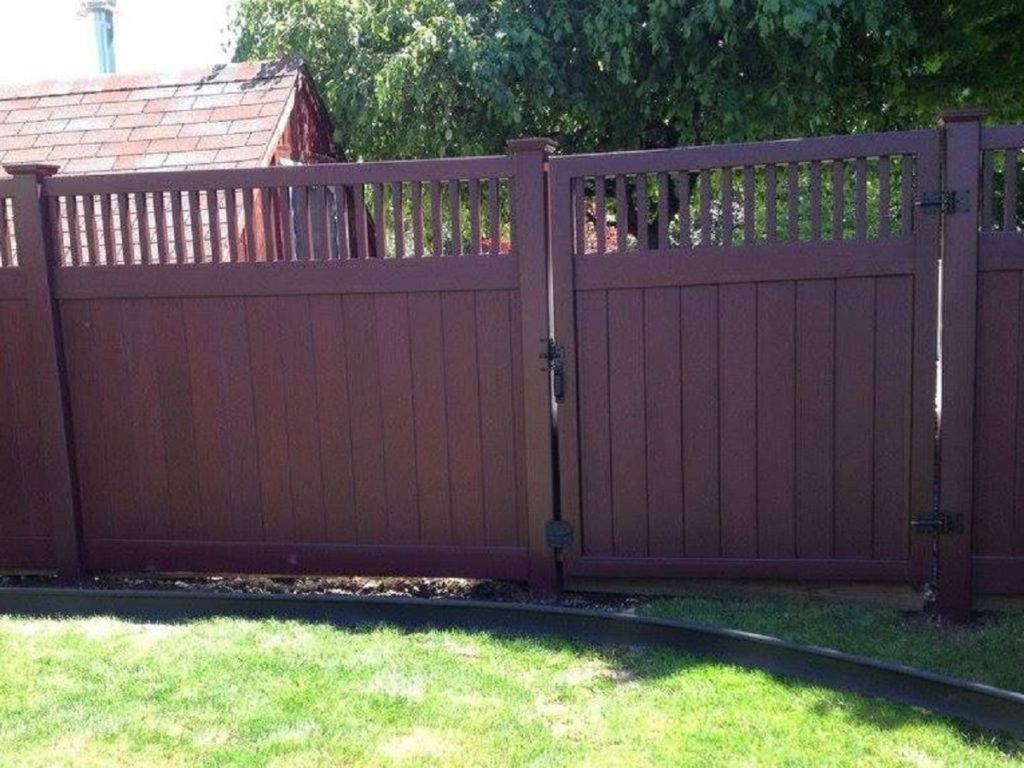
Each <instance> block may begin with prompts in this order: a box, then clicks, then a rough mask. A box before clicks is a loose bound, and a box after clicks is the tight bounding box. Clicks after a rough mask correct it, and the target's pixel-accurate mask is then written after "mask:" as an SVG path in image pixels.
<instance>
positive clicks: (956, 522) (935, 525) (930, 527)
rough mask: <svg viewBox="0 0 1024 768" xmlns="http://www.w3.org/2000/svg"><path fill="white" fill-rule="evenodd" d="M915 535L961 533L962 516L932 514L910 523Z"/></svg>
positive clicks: (962, 530) (951, 513) (941, 513)
mask: <svg viewBox="0 0 1024 768" xmlns="http://www.w3.org/2000/svg"><path fill="white" fill-rule="evenodd" d="M910 527H911V528H912V529H913V530H914V532H915V533H935V534H938V533H963V532H964V516H963V515H961V514H959V513H958V512H933V513H932V514H930V515H926V516H922V517H915V518H913V519H912V520H911V521H910Z"/></svg>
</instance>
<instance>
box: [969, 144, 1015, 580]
mask: <svg viewBox="0 0 1024 768" xmlns="http://www.w3.org/2000/svg"><path fill="white" fill-rule="evenodd" d="M1022 147H1024V129H1022V128H1020V127H1017V126H1014V127H997V128H983V129H982V130H981V149H982V152H981V168H982V174H981V193H980V195H979V197H980V201H979V208H980V218H979V222H978V223H979V224H980V229H981V231H980V234H979V237H978V293H977V301H978V316H977V376H976V379H975V381H976V384H975V393H974V394H975V420H974V508H973V515H972V518H973V519H972V523H973V525H972V538H973V541H972V554H973V570H974V585H973V586H974V591H976V592H989V593H992V592H995V593H1011V594H1012V593H1015V594H1020V593H1022V592H1024V469H1022V466H1021V461H1022V456H1024V326H1022V323H1024V232H1022V231H1021V225H1022V224H1024V210H1022V202H1024V200H1022V197H1024V196H1022V195H1021V194H1020V193H1019V184H1020V179H1021V174H1020V167H1019V165H1020V162H1019V161H1020V152H1021V148H1022Z"/></svg>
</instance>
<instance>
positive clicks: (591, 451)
mask: <svg viewBox="0 0 1024 768" xmlns="http://www.w3.org/2000/svg"><path fill="white" fill-rule="evenodd" d="M576 301H577V305H578V307H577V317H578V318H579V320H578V327H579V385H578V388H579V409H580V440H579V450H580V476H581V477H580V480H581V482H580V485H581V488H582V492H581V499H580V504H581V506H582V508H583V509H584V510H586V524H585V525H584V526H583V529H582V538H583V551H584V553H585V554H588V555H591V554H592V555H612V554H614V552H615V537H614V534H613V530H614V525H613V510H612V458H611V457H612V453H611V445H612V437H611V435H612V431H611V405H612V403H611V393H610V389H609V387H610V372H611V368H610V366H609V360H608V319H609V318H608V315H609V307H608V294H607V292H606V291H585V292H582V293H579V294H577V298H576Z"/></svg>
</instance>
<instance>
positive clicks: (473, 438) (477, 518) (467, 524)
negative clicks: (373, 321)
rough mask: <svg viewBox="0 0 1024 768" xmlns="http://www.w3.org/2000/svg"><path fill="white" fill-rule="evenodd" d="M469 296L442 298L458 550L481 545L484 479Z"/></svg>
mask: <svg viewBox="0 0 1024 768" xmlns="http://www.w3.org/2000/svg"><path fill="white" fill-rule="evenodd" d="M475 298H476V297H475V294H473V293H454V292H452V293H445V294H444V296H443V298H442V300H441V309H442V316H443V323H444V369H445V393H446V395H447V398H448V400H447V404H446V405H447V411H448V456H449V457H450V461H451V463H452V467H453V468H456V471H454V472H453V473H452V475H451V493H452V532H453V535H454V537H455V540H456V541H457V542H458V543H460V544H475V545H479V544H483V543H484V528H483V522H484V521H483V515H482V514H481V510H482V509H483V477H482V466H481V454H480V398H479V392H480V385H479V380H478V374H479V368H478V362H477V361H478V359H479V357H478V355H479V351H478V349H477V328H476V305H475Z"/></svg>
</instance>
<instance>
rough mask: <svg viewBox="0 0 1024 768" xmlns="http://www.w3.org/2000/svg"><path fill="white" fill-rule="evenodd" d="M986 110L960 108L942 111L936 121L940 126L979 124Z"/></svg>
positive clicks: (981, 108)
mask: <svg viewBox="0 0 1024 768" xmlns="http://www.w3.org/2000/svg"><path fill="white" fill-rule="evenodd" d="M987 114H988V110H987V109H985V108H984V107H961V108H959V109H944V110H942V111H941V112H939V115H938V120H939V124H940V125H949V124H950V123H979V122H981V121H982V120H984V119H985V116H986V115H987Z"/></svg>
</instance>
